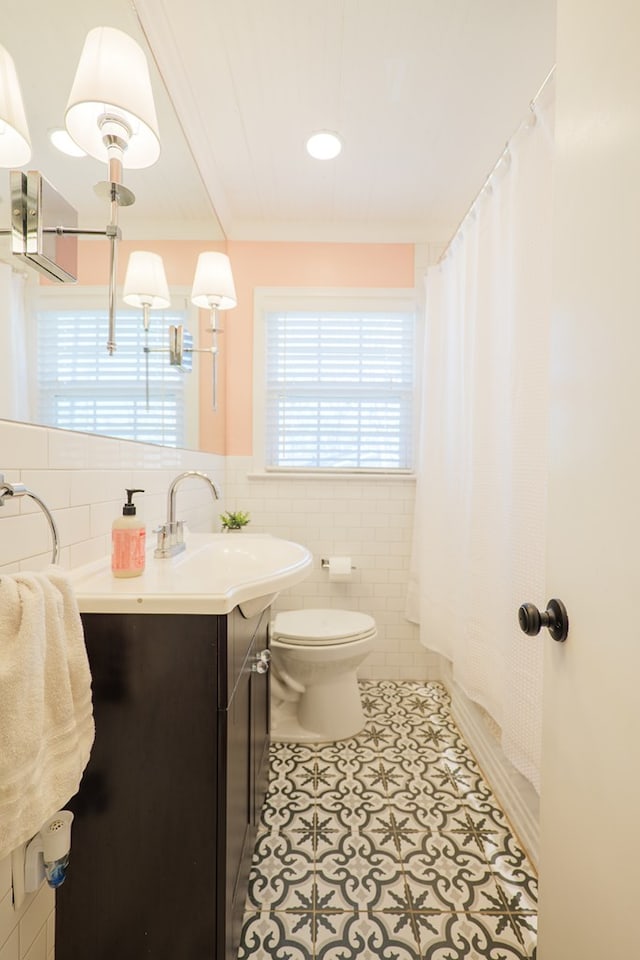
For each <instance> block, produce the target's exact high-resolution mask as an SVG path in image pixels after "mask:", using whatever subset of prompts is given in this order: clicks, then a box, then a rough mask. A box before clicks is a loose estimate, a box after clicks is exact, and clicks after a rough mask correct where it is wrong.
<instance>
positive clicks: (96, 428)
mask: <svg viewBox="0 0 640 960" xmlns="http://www.w3.org/2000/svg"><path fill="white" fill-rule="evenodd" d="M184 322H185V314H184V312H182V311H179V310H178V311H163V313H162V316H158V315H157V314H152V319H151V325H150V331H149V341H148V346H149V348H150V351H151V352H150V353H148V354H145V351H144V347H145V334H144V328H143V324H142V314H141V312H140V311H131V310H129V311H119V312H118V324H117V342H118V345H117V349H116V352H115V353H114V354H113V355H112V356H109V354H108V353H107V350H106V342H107V329H108V318H107V313H106V311H97V310H63V309H59V310H43V311H41V312H39V313H38V319H37V341H38V415H39V422H41V423H45V424H49V425H50V426H54V427H63V428H65V429H68V430H84V431H88V432H90V433H99V434H105V435H107V436H112V437H120V438H123V439H126V440H140V441H143V442H146V443H162V444H164V445H167V446H183V445H184V435H185V429H184V397H183V395H184V374H183V373H181V372H180V371H179V370H178V369H177V368H176V367H172V366H170V365H169V359H168V357H169V355H168V353H167V352H166V348H167V347H168V332H167V331H168V326H169V324H172V323H175V324H179V323H184ZM160 351H162V352H160ZM147 361H148V384H149V396H148V402H147V376H146V364H147Z"/></svg>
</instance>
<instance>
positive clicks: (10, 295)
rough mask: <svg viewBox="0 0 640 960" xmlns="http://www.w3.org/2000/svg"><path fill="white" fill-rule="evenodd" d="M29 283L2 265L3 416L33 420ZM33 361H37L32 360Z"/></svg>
mask: <svg viewBox="0 0 640 960" xmlns="http://www.w3.org/2000/svg"><path fill="white" fill-rule="evenodd" d="M25 290H26V280H25V277H24V274H22V273H16V272H15V271H13V270H12V269H11V267H10V266H9V265H8V264H6V263H0V327H1V329H2V332H3V338H4V346H3V349H2V351H0V357H1V359H0V417H3V418H5V419H7V420H25V421H27V420H29V419H30V417H29V390H28V368H27V329H26V310H25ZM32 362H33V358H32Z"/></svg>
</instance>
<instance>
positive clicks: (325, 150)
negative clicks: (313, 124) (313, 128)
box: [307, 130, 342, 160]
mask: <svg viewBox="0 0 640 960" xmlns="http://www.w3.org/2000/svg"><path fill="white" fill-rule="evenodd" d="M341 150H342V141H341V140H340V137H339V136H338V135H337V134H336V133H331V132H330V131H329V130H320V131H319V132H318V133H314V134H312V135H311V136H310V137H309V139H308V140H307V153H308V154H309V155H310V156H312V157H313V158H314V160H333V159H334V157H337V156H338V154H339V153H340V151H341Z"/></svg>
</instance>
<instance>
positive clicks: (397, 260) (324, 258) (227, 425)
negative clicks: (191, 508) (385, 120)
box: [78, 240, 415, 456]
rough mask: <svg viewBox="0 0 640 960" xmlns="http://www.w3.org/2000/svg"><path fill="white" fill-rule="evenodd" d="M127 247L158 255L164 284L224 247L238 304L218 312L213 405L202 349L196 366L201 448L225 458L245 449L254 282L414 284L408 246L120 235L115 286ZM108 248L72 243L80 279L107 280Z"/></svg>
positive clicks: (188, 277)
mask: <svg viewBox="0 0 640 960" xmlns="http://www.w3.org/2000/svg"><path fill="white" fill-rule="evenodd" d="M134 249H144V250H151V251H153V252H155V253H159V254H160V255H161V256H162V258H163V261H164V265H165V272H166V274H167V280H168V281H169V284H170V285H171V284H177V285H180V286H187V287H188V286H190V285H191V282H192V280H193V274H194V271H195V266H196V261H197V259H198V254H199V253H200V252H201V251H203V250H211V249H217V250H222V251H225V249H226V252H227V253H228V254H229V257H230V259H231V266H232V269H233V276H234V281H235V285H236V293H237V296H238V306H237V307H236V308H235V309H233V310H229V311H225V312H223V313H221V314H220V316H219V320H220V326H221V327H222V328H223V330H224V331H225V332H224V334H222V335H221V336H220V337H219V338H218V343H219V351H220V352H219V358H218V360H219V362H218V407H217V410H216V411H213V409H212V405H211V394H212V384H211V364H210V363H208V362H207V358H206V357H205V356H204V355H202V356H201V357H200V358H199V359H200V360H201V361H203V362H202V363H201V366H200V383H201V391H200V448H201V449H202V450H205V451H208V452H212V453H226V454H227V455H229V456H250V455H251V453H252V409H253V297H254V290H255V288H256V287H315V288H318V287H330V288H336V287H366V288H376V287H379V288H393V287H413V286H414V282H415V281H414V246H413V244H357V243H261V242H255V243H253V242H241V241H229V242H228V243H227V244H226V245H225V244H220V243H217V244H215V243H211V244H207V243H206V242H203V241H201V240H200V241H195V240H171V241H156V242H151V241H148V240H145V241H143V242H137V243H136V242H134V241H122V242H121V243H120V245H119V251H118V284H119V285H120V284H122V283H123V282H124V275H125V271H126V266H127V260H128V257H129V253H130V252H131V250H134ZM108 272H109V247H108V244H107V243H106V242H105V241H102V240H86V241H81V242H80V243H79V267H78V273H79V280H80V283H83V284H90V285H96V284H106V283H107V279H108ZM208 326H210V318H209V315H208V314H207V312H206V311H200V334H201V336H200V342H201V343H202V344H206V343H209V342H210V338H209V337H208V336H207V334H206V333H205V332H204V331H205V329H206V327H208Z"/></svg>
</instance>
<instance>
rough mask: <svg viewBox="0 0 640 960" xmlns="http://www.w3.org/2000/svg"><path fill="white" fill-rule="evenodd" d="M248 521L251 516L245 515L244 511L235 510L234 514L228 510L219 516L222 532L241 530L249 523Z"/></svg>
mask: <svg viewBox="0 0 640 960" xmlns="http://www.w3.org/2000/svg"><path fill="white" fill-rule="evenodd" d="M250 519H251V515H250V514H248V513H245V511H244V510H236V511H235V512H234V511H232V510H228V511H227V512H226V513H221V514H220V522H221V523H222V529H223V531H224V532H227V531H229V530H242V528H243V527H245V526H246V525H247V524H248V523H249V520H250Z"/></svg>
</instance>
